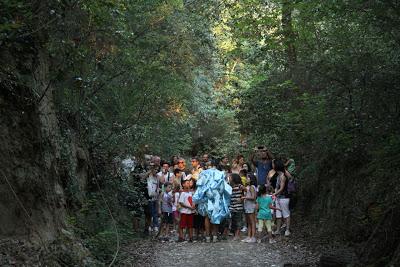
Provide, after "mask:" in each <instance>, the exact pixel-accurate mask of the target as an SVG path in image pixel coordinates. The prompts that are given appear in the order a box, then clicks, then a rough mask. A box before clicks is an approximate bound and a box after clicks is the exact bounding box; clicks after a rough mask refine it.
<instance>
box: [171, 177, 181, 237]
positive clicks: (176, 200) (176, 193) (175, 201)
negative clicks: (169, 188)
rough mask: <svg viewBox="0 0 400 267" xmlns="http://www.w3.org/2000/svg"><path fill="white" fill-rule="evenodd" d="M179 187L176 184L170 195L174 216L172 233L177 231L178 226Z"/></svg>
mask: <svg viewBox="0 0 400 267" xmlns="http://www.w3.org/2000/svg"><path fill="white" fill-rule="evenodd" d="M180 190H181V186H180V185H179V184H178V185H176V184H175V186H174V191H173V193H172V196H173V200H172V214H173V215H174V231H176V230H178V229H177V228H178V226H179V217H180V214H179V195H180Z"/></svg>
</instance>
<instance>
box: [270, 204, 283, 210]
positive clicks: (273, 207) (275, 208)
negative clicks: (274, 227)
mask: <svg viewBox="0 0 400 267" xmlns="http://www.w3.org/2000/svg"><path fill="white" fill-rule="evenodd" d="M269 208H270V209H271V210H279V211H282V210H281V209H279V208H277V207H275V206H273V205H272V204H269Z"/></svg>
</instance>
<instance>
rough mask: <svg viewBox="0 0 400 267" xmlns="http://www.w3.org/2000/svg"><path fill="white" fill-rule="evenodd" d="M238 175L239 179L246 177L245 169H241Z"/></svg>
mask: <svg viewBox="0 0 400 267" xmlns="http://www.w3.org/2000/svg"><path fill="white" fill-rule="evenodd" d="M239 175H240V177H244V176H246V175H247V171H246V170H245V169H241V170H240V171H239Z"/></svg>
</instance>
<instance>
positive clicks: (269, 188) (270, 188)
mask: <svg viewBox="0 0 400 267" xmlns="http://www.w3.org/2000/svg"><path fill="white" fill-rule="evenodd" d="M267 191H268V193H271V194H273V193H274V188H273V187H272V186H271V185H270V186H268V188H267Z"/></svg>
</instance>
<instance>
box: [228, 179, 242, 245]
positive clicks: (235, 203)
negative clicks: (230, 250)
mask: <svg viewBox="0 0 400 267" xmlns="http://www.w3.org/2000/svg"><path fill="white" fill-rule="evenodd" d="M231 182H232V195H231V204H230V206H229V210H230V211H231V230H232V231H233V232H234V233H235V234H234V237H233V240H234V241H236V240H238V239H239V238H240V228H241V227H242V220H243V200H242V191H243V186H242V179H241V178H240V175H239V174H237V173H232V174H231Z"/></svg>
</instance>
